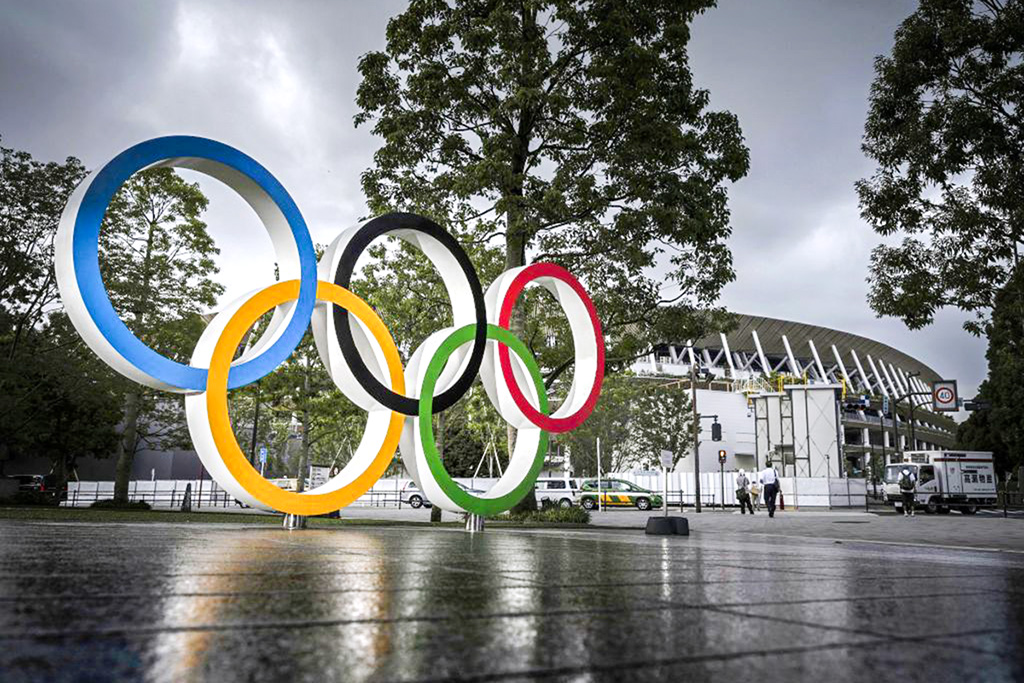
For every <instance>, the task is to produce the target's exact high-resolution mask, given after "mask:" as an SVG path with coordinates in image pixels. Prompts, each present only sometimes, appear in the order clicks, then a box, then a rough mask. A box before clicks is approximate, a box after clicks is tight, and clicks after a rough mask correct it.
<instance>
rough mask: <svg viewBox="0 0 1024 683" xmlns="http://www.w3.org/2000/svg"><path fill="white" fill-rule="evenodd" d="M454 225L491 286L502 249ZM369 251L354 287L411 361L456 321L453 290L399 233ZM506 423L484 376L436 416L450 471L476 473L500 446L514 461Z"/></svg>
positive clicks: (461, 474) (503, 457)
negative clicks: (451, 297) (491, 450)
mask: <svg viewBox="0 0 1024 683" xmlns="http://www.w3.org/2000/svg"><path fill="white" fill-rule="evenodd" d="M450 228H451V229H452V230H453V231H454V232H455V234H456V236H457V239H458V240H459V242H460V244H462V245H463V246H464V248H465V249H466V251H467V253H468V255H469V257H470V259H471V261H472V262H473V265H474V266H475V267H476V270H477V274H478V276H479V277H480V280H481V283H482V284H483V286H484V287H486V286H487V284H488V283H489V282H490V281H491V280H493V279H494V278H496V277H497V276H498V275H499V274H500V273H501V271H502V270H503V268H504V263H503V257H502V254H501V252H500V250H498V249H496V248H494V247H491V246H488V245H487V244H485V243H483V242H482V241H480V240H479V239H478V235H476V234H474V233H472V232H468V231H464V230H461V229H460V228H459V227H458V226H450ZM368 251H369V254H368V255H369V257H370V259H369V263H368V264H367V265H366V267H365V268H364V269H363V270H362V272H361V273H359V274H358V277H356V278H355V279H354V280H353V282H352V291H354V292H355V293H357V294H358V295H359V296H361V297H362V298H364V299H365V300H366V301H367V302H368V303H369V304H370V305H371V306H373V307H374V309H375V310H376V311H377V312H378V314H379V315H380V316H381V318H382V319H383V320H384V322H385V324H386V325H387V326H388V329H389V330H390V331H391V334H392V336H393V338H394V339H395V343H396V344H397V345H398V349H399V354H400V355H401V357H402V361H403V363H407V362H408V360H409V358H410V357H411V356H412V354H413V352H414V351H415V350H416V349H417V348H418V347H419V346H420V345H421V344H422V343H423V342H424V341H425V340H426V338H427V337H428V336H430V335H431V334H433V333H434V332H436V331H437V330H440V329H443V328H445V327H448V326H451V325H452V324H453V319H452V311H451V302H450V301H449V298H448V293H447V290H446V289H445V287H444V282H443V281H442V279H441V277H440V274H439V273H438V272H437V271H436V270H435V269H434V268H433V267H432V266H431V264H430V261H429V260H428V259H427V258H426V257H425V256H424V255H423V253H422V252H420V250H419V249H417V248H415V247H413V246H412V245H410V244H409V243H408V242H406V241H404V240H400V239H397V238H393V239H390V240H387V241H385V242H383V243H378V244H374V245H372V246H371V247H370V249H369V250H368ZM505 429H506V425H505V422H504V421H503V420H501V418H500V417H499V416H498V414H497V411H495V410H494V408H493V407H492V406H491V404H490V401H489V400H488V398H487V396H486V394H485V392H484V389H483V386H482V385H481V384H480V383H479V381H477V382H476V383H475V384H474V385H473V387H472V388H471V389H470V391H469V393H467V394H466V396H464V397H463V398H462V399H461V400H460V401H459V402H458V403H456V404H455V405H454V406H452V407H451V408H449V409H448V410H446V411H445V412H444V413H442V414H438V415H435V416H434V434H435V438H436V440H437V444H438V448H439V450H440V452H441V454H442V457H443V459H444V463H445V467H446V468H447V469H448V472H449V474H451V475H452V476H456V477H468V476H471V475H472V474H473V472H474V470H475V469H476V467H477V465H478V464H479V462H480V459H481V457H482V456H483V454H484V451H485V449H488V448H495V449H496V450H497V453H498V459H499V461H500V462H501V463H502V467H504V465H505V463H507V461H508V441H507V439H506V438H505ZM484 471H486V468H485V470H484Z"/></svg>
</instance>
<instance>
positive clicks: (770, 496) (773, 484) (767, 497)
mask: <svg viewBox="0 0 1024 683" xmlns="http://www.w3.org/2000/svg"><path fill="white" fill-rule="evenodd" d="M758 480H759V481H760V482H761V485H762V486H764V489H763V492H764V504H765V506H766V507H767V508H768V516H769V517H774V516H775V496H777V495H778V493H779V471H778V470H777V469H775V468H774V467H773V466H772V461H771V460H769V461H768V462H767V463H765V468H764V469H763V470H761V473H760V474H759V475H758Z"/></svg>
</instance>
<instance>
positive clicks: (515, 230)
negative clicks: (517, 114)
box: [505, 156, 537, 513]
mask: <svg viewBox="0 0 1024 683" xmlns="http://www.w3.org/2000/svg"><path fill="white" fill-rule="evenodd" d="M517 162H518V156H517V158H515V159H513V163H514V164H515V163H517ZM521 172H522V171H521V170H520V173H521ZM511 194H512V195H513V196H512V197H510V201H509V210H508V227H507V236H506V238H505V269H506V270H508V269H510V268H518V267H520V266H525V265H526V242H527V239H528V233H527V226H526V220H525V217H524V216H523V211H522V206H521V205H520V202H521V201H522V196H523V190H522V186H521V185H520V186H519V187H516V188H514V189H513V191H512V193H511ZM509 329H510V330H511V332H512V334H514V335H516V337H518V338H519V339H524V337H525V335H524V334H523V333H524V332H525V331H526V306H525V304H524V303H518V304H516V306H515V308H513V309H512V319H511V320H510V321H509ZM506 437H507V440H508V455H509V458H510V459H511V457H512V452H513V450H514V449H515V447H516V430H515V428H514V427H513V426H512V425H508V427H506ZM536 509H537V496H536V494H535V493H534V491H533V488H530V489H529V490H528V491H527V492H526V495H525V496H523V498H522V500H520V501H519V502H518V503H516V504H515V506H513V508H512V510H511V512H513V513H517V512H533V511H535V510H536Z"/></svg>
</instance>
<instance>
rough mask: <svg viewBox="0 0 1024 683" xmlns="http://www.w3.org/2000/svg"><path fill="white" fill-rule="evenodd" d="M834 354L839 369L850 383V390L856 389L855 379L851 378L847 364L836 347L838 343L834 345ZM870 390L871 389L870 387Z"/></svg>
mask: <svg viewBox="0 0 1024 683" xmlns="http://www.w3.org/2000/svg"><path fill="white" fill-rule="evenodd" d="M832 355H833V356H835V359H836V363H838V364H839V371H840V372H841V373H843V379H844V380H846V383H847V384H849V385H850V391H853V390H854V386H853V380H851V379H850V375H849V374H848V373H847V372H846V366H845V365H844V364H843V358H842V356H840V355H839V350H838V349H836V345H835V344H833V345H832ZM868 390H869V391H870V389H868Z"/></svg>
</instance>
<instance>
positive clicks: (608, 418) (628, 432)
mask: <svg viewBox="0 0 1024 683" xmlns="http://www.w3.org/2000/svg"><path fill="white" fill-rule="evenodd" d="M692 420H693V418H692V415H691V413H690V398H689V395H688V388H687V387H685V386H683V385H682V384H681V383H679V382H666V381H664V380H660V379H648V378H641V377H635V376H632V375H629V374H622V375H612V376H611V377H609V378H608V379H607V381H606V382H605V387H604V391H603V393H602V395H601V401H600V403H598V405H597V408H596V409H595V410H594V413H593V414H592V415H591V416H590V419H588V420H587V421H586V422H584V423H583V425H581V426H580V427H579V428H577V429H575V430H573V431H571V432H567V433H565V434H560V435H559V436H558V442H559V444H560V445H562V446H563V447H565V448H568V449H569V453H570V456H571V457H570V462H571V465H572V471H573V472H574V473H576V475H577V476H593V475H596V474H597V440H598V439H599V438H600V439H601V472H603V473H607V472H622V471H625V470H630V469H653V468H655V467H657V466H658V463H659V462H660V457H661V451H663V450H664V451H671V452H672V454H673V464H674V463H678V462H679V459H680V458H682V457H683V456H685V455H688V454H689V453H690V452H691V451H692V449H693V446H692V444H693V440H692V426H691V425H692Z"/></svg>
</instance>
